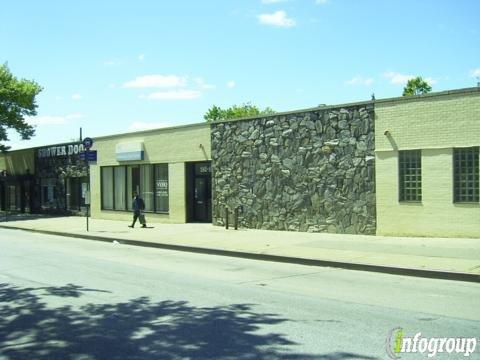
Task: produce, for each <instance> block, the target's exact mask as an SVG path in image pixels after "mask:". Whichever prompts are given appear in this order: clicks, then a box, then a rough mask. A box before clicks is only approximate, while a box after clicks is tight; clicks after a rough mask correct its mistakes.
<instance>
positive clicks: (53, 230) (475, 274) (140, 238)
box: [0, 216, 480, 282]
mask: <svg viewBox="0 0 480 360" xmlns="http://www.w3.org/2000/svg"><path fill="white" fill-rule="evenodd" d="M89 224H90V229H89V230H90V231H89V232H87V231H86V219H85V218H83V217H75V216H70V217H31V216H25V217H21V216H20V217H18V216H17V217H15V216H13V217H10V218H9V220H8V221H4V219H2V218H0V227H3V228H13V229H21V230H28V231H37V232H42V233H49V234H56V235H66V236H74V237H79V238H85V239H91V240H100V241H109V242H110V241H114V240H116V241H118V242H120V243H122V244H130V245H140V246H151V247H158V248H166V249H173V250H182V251H193V252H201V253H209V254H216V255H226V256H237V257H244V258H252V259H259V260H268V261H282V262H289V263H298V264H306V265H317V266H331V267H337V268H344V269H354V270H365V271H378V272H384V273H391V274H401V275H412V276H421V277H430V278H438V279H451V280H460V281H471V282H480V239H465V238H412V237H383V236H365V235H344V234H325V233H320V234H319V233H316V234H312V233H300V232H286V231H266V230H250V229H240V230H238V231H235V230H225V229H224V228H222V227H217V226H212V225H211V224H151V225H149V226H152V228H147V229H142V228H139V227H137V228H134V229H131V228H129V227H128V224H129V223H128V222H125V221H114V220H100V219H90V221H89Z"/></svg>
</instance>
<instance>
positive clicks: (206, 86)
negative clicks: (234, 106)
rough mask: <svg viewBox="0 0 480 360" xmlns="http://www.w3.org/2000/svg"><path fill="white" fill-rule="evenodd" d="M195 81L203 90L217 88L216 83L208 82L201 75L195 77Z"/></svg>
mask: <svg viewBox="0 0 480 360" xmlns="http://www.w3.org/2000/svg"><path fill="white" fill-rule="evenodd" d="M194 81H195V83H196V84H197V86H198V87H199V88H200V89H203V90H212V89H215V87H216V86H215V85H211V84H207V83H206V82H205V80H204V79H203V78H201V77H197V78H195V79H194Z"/></svg>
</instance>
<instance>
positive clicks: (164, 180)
mask: <svg viewBox="0 0 480 360" xmlns="http://www.w3.org/2000/svg"><path fill="white" fill-rule="evenodd" d="M155 208H156V211H157V212H160V213H166V212H168V165H167V164H158V165H155Z"/></svg>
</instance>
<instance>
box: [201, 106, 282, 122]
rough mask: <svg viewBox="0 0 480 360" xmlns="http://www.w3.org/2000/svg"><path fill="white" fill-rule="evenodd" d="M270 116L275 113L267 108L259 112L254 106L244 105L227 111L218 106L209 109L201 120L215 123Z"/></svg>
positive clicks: (232, 107)
mask: <svg viewBox="0 0 480 360" xmlns="http://www.w3.org/2000/svg"><path fill="white" fill-rule="evenodd" d="M271 114H275V111H274V110H273V109H271V108H269V107H267V108H265V109H263V110H261V109H259V108H258V107H257V106H255V105H252V104H250V103H245V104H242V105H240V106H238V105H233V106H231V107H229V108H227V109H222V108H220V107H218V106H215V105H213V106H212V107H211V108H210V109H208V111H207V112H206V113H205V115H203V118H204V119H205V121H206V122H215V121H222V120H229V119H239V118H244V117H250V116H261V115H271Z"/></svg>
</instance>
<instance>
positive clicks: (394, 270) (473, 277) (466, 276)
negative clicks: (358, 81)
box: [0, 225, 480, 283]
mask: <svg viewBox="0 0 480 360" xmlns="http://www.w3.org/2000/svg"><path fill="white" fill-rule="evenodd" d="M0 228H2V229H11V230H23V231H28V232H35V233H41V234H47V235H56V236H65V237H73V238H78V239H86V240H94V241H103V242H112V241H114V240H115V241H117V242H119V243H120V244H123V245H133V246H142V247H149V248H156V249H165V250H175V251H185V252H193V253H199V254H208V255H217V256H229V257H237V258H243V259H251V260H261V261H273V262H282V263H288V264H298V265H307V266H321V267H332V268H339V269H345V270H359V271H369V272H378V273H383V274H391V275H403V276H413V277H422V278H429V279H438V280H453V281H465V282H473V283H480V274H472V273H463V272H455V271H442V270H429V269H419V268H406V267H401V266H397V267H393V266H387V265H373V264H367V263H354V262H344V261H333V260H320V259H306V258H297V257H291V256H282V255H269V254H256V253H249V252H244V251H231V250H220V249H212V248H203V247H196V246H187V245H173V244H162V243H152V242H148V241H141V240H120V239H115V238H109V237H103V236H97V235H87V234H71V233H66V232H58V231H49V230H38V229H25V228H22V227H14V226H5V225H0Z"/></svg>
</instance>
